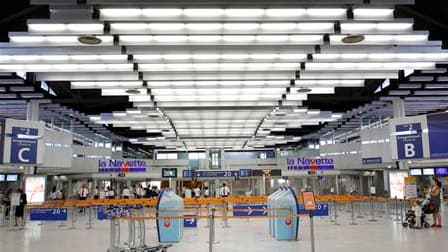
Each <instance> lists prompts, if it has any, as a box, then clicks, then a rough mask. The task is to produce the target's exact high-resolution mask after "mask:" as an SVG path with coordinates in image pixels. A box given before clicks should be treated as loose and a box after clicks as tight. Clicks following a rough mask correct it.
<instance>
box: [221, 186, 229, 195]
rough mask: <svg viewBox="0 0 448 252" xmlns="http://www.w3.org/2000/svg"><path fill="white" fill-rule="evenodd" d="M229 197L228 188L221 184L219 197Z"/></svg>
mask: <svg viewBox="0 0 448 252" xmlns="http://www.w3.org/2000/svg"><path fill="white" fill-rule="evenodd" d="M229 195H230V189H229V187H228V186H227V185H226V183H224V184H222V188H221V192H220V196H221V197H228V196H229Z"/></svg>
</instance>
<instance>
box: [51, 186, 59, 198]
mask: <svg viewBox="0 0 448 252" xmlns="http://www.w3.org/2000/svg"><path fill="white" fill-rule="evenodd" d="M57 199H58V190H57V189H56V186H54V187H53V189H52V190H51V193H50V200H57Z"/></svg>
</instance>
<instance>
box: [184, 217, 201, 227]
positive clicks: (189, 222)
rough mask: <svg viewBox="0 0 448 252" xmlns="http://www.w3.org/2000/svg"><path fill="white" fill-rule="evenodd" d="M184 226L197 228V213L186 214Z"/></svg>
mask: <svg viewBox="0 0 448 252" xmlns="http://www.w3.org/2000/svg"><path fill="white" fill-rule="evenodd" d="M184 217H185V218H184V227H186V228H197V227H198V218H197V216H196V215H185V216H184Z"/></svg>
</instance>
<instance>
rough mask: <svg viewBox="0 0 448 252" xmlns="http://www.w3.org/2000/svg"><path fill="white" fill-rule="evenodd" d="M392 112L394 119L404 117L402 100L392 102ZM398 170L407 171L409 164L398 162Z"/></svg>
mask: <svg viewBox="0 0 448 252" xmlns="http://www.w3.org/2000/svg"><path fill="white" fill-rule="evenodd" d="M392 110H393V113H394V118H402V117H406V111H405V103H404V100H403V99H394V100H392ZM398 163H399V166H400V167H399V169H400V170H408V169H409V164H408V162H407V161H398Z"/></svg>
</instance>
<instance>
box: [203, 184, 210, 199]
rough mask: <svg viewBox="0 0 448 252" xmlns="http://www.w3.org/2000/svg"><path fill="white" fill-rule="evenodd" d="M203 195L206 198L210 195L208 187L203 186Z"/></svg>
mask: <svg viewBox="0 0 448 252" xmlns="http://www.w3.org/2000/svg"><path fill="white" fill-rule="evenodd" d="M204 197H205V198H208V197H210V190H209V189H208V187H207V186H206V187H204Z"/></svg>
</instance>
